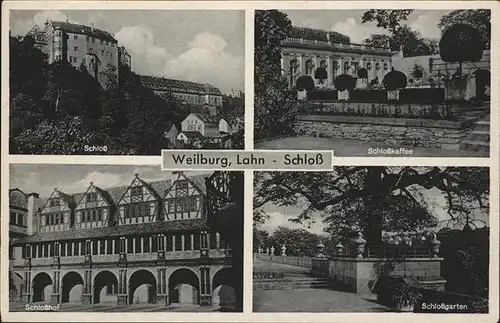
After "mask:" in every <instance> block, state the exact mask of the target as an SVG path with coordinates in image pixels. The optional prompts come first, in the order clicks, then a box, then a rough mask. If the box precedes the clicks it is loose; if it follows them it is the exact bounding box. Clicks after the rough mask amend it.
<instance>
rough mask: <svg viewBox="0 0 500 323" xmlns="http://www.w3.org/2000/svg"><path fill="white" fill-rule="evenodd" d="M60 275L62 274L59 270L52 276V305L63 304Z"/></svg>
mask: <svg viewBox="0 0 500 323" xmlns="http://www.w3.org/2000/svg"><path fill="white" fill-rule="evenodd" d="M60 275H61V272H60V271H59V270H54V273H53V274H52V295H51V296H50V299H51V302H52V304H59V303H60V302H61V294H60V286H59V285H60V279H59V278H60Z"/></svg>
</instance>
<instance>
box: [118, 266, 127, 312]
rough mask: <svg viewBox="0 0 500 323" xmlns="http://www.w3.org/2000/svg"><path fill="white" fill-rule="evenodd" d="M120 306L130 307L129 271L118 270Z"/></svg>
mask: <svg viewBox="0 0 500 323" xmlns="http://www.w3.org/2000/svg"><path fill="white" fill-rule="evenodd" d="M117 303H118V305H128V293H127V269H126V268H120V269H118V296H117Z"/></svg>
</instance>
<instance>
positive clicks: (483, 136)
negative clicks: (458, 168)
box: [460, 114, 490, 154]
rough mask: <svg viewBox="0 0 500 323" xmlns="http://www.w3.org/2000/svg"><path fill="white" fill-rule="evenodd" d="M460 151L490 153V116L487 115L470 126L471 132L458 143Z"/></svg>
mask: <svg viewBox="0 0 500 323" xmlns="http://www.w3.org/2000/svg"><path fill="white" fill-rule="evenodd" d="M460 150H468V151H474V152H483V153H485V154H488V153H489V152H490V116H489V114H488V115H487V116H486V117H484V118H482V119H481V120H479V121H476V122H475V123H474V124H473V125H472V132H471V133H470V134H469V135H468V136H467V138H465V140H464V141H462V142H461V143H460Z"/></svg>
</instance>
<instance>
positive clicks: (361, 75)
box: [358, 68, 368, 79]
mask: <svg viewBox="0 0 500 323" xmlns="http://www.w3.org/2000/svg"><path fill="white" fill-rule="evenodd" d="M358 77H359V78H360V79H367V78H368V70H367V69H366V68H360V69H359V70H358Z"/></svg>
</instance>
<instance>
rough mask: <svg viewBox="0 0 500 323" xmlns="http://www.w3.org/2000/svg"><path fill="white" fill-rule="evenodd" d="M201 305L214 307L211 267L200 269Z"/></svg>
mask: <svg viewBox="0 0 500 323" xmlns="http://www.w3.org/2000/svg"><path fill="white" fill-rule="evenodd" d="M200 278H201V279H200V282H201V283H200V305H202V306H210V305H212V293H211V290H210V288H211V284H210V267H207V266H204V267H200Z"/></svg>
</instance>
